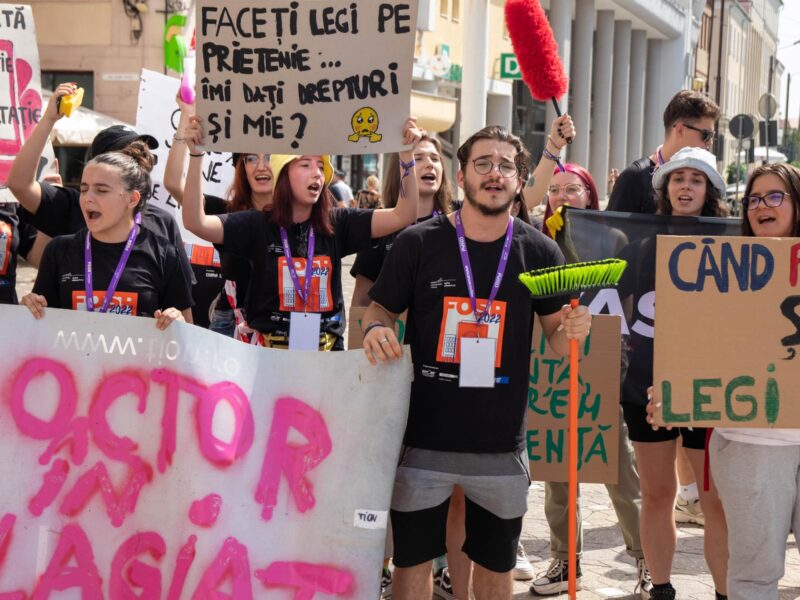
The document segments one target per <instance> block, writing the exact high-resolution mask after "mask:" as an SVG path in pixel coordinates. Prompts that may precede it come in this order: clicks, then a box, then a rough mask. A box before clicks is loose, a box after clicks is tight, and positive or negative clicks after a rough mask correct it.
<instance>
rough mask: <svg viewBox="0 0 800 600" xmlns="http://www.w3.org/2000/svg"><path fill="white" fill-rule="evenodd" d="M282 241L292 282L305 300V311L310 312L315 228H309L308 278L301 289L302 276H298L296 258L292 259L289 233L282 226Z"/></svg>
mask: <svg viewBox="0 0 800 600" xmlns="http://www.w3.org/2000/svg"><path fill="white" fill-rule="evenodd" d="M281 243H282V244H283V256H284V257H286V266H287V267H288V268H289V275H291V276H292V283H294V289H296V290H297V294H298V295H299V296H300V299H301V300H302V301H303V306H304V307H305V312H308V297H309V295H310V294H311V272H312V270H313V268H314V228H313V227H311V226H309V228H308V258H307V259H306V280H305V281H304V282H303V283H304V284H305V285H304V286H303V289H302V290H301V289H300V278H299V277H298V276H297V271H296V270H295V268H294V260H292V258H293V257H292V251H291V250H290V249H289V235H288V234H287V233H286V230H285V229H284V228H283V227H281Z"/></svg>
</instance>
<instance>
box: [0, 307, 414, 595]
mask: <svg viewBox="0 0 800 600" xmlns="http://www.w3.org/2000/svg"><path fill="white" fill-rule="evenodd" d="M0 344H2V347H3V348H4V359H5V368H4V369H3V372H2V375H0V378H2V386H1V387H2V390H3V400H4V401H3V402H2V403H0V455H2V457H3V459H2V461H0V480H2V481H3V485H2V488H0V506H2V507H3V510H2V511H0V590H2V592H3V595H8V596H9V597H12V596H13V597H33V598H46V597H50V596H51V594H53V593H54V592H55V591H56V590H58V591H59V592H60V593H58V597H59V598H95V599H101V598H134V597H142V598H173V599H176V600H177V599H179V598H212V597H231V598H237V599H241V600H246V599H248V598H253V597H255V596H257V597H263V596H265V595H266V596H269V597H272V595H275V597H286V598H289V597H297V598H300V597H303V598H311V597H320V598H321V597H325V598H336V597H345V598H354V599H361V600H368V599H370V600H371V599H373V598H376V597H377V596H378V594H379V577H378V574H379V573H380V568H381V564H382V560H383V550H384V539H385V536H386V525H387V511H388V507H389V502H390V498H391V493H392V483H393V478H394V471H395V466H396V464H397V459H398V456H399V451H400V444H401V439H402V435H403V431H404V429H405V421H406V415H407V410H408V397H409V390H410V385H411V384H410V382H411V373H412V371H411V363H410V358H409V355H408V354H406V356H405V359H404V360H401V361H398V363H397V364H392V365H382V366H380V367H378V368H376V367H372V366H371V365H369V364H368V363H367V362H366V359H365V358H364V357H363V356H362V354H361V353H360V352H319V353H316V352H314V353H311V352H288V351H280V350H271V349H260V348H256V347H253V346H249V345H247V344H242V343H240V342H236V341H234V340H232V339H230V338H227V337H225V336H221V335H217V334H214V333H210V332H208V331H205V330H202V329H200V328H198V327H194V326H190V325H185V324H182V323H173V324H172V325H170V327H169V328H168V329H167V331H165V332H159V331H157V330H156V328H155V324H154V322H153V321H152V320H150V319H142V318H134V317H118V316H112V315H104V314H98V313H85V312H71V311H60V310H56V309H47V314H46V315H45V318H44V320H42V321H38V322H37V321H34V319H33V317H32V316H31V315H30V313H29V312H28V311H27V309H24V308H21V307H12V306H3V307H0ZM378 397H380V398H381V401H380V402H376V401H375V398H378Z"/></svg>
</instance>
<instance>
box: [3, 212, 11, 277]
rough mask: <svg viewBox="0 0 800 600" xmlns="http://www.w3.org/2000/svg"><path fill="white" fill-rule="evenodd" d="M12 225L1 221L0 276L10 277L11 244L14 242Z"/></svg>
mask: <svg viewBox="0 0 800 600" xmlns="http://www.w3.org/2000/svg"><path fill="white" fill-rule="evenodd" d="M13 241H14V240H13V230H12V229H11V224H10V223H6V222H5V221H0V275H8V265H10V264H11V242H13Z"/></svg>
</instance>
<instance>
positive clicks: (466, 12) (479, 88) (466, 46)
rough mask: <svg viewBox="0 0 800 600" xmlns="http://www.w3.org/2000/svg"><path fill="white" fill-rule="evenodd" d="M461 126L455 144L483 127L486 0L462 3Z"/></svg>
mask: <svg viewBox="0 0 800 600" xmlns="http://www.w3.org/2000/svg"><path fill="white" fill-rule="evenodd" d="M463 4H466V5H467V6H463V5H462V11H461V17H462V18H463V19H464V21H465V22H464V37H463V38H462V48H463V54H462V56H463V58H462V64H463V65H464V69H463V72H462V75H461V125H460V127H459V140H458V145H461V144H463V143H464V142H465V141H467V138H468V137H469V136H471V135H472V134H473V133H475V132H476V131H478V130H479V129H482V128H483V127H484V126H485V125H486V102H487V101H486V92H487V88H486V77H487V75H488V73H489V15H488V10H489V0H463Z"/></svg>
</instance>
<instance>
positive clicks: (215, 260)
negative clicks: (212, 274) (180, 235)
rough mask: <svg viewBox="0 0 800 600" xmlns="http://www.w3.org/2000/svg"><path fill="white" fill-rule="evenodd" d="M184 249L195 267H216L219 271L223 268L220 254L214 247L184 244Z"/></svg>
mask: <svg viewBox="0 0 800 600" xmlns="http://www.w3.org/2000/svg"><path fill="white" fill-rule="evenodd" d="M183 247H184V248H185V250H186V256H188V257H189V262H190V263H192V264H193V265H199V266H201V267H216V268H217V269H219V268H220V267H221V266H222V265H221V264H220V260H219V252H217V250H216V248H214V247H213V246H204V245H201V244H190V243H189V242H184V243H183Z"/></svg>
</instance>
